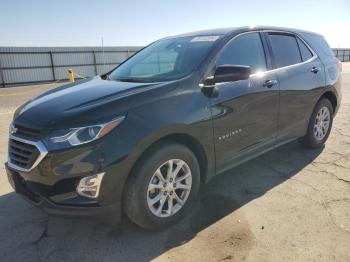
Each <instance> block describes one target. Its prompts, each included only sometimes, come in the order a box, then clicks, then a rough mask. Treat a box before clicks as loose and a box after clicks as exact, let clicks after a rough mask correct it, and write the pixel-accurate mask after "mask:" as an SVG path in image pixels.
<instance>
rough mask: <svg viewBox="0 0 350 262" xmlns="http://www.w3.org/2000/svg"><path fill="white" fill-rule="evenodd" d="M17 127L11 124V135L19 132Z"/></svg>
mask: <svg viewBox="0 0 350 262" xmlns="http://www.w3.org/2000/svg"><path fill="white" fill-rule="evenodd" d="M17 130H18V129H17V128H16V127H14V126H12V125H11V128H10V133H11V135H13V134H15V133H16V132H17Z"/></svg>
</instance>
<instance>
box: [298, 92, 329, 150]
mask: <svg viewBox="0 0 350 262" xmlns="http://www.w3.org/2000/svg"><path fill="white" fill-rule="evenodd" d="M332 124H333V106H332V103H331V102H330V101H329V100H328V99H326V98H323V99H321V100H320V101H318V103H317V104H316V106H315V108H314V111H313V112H312V115H311V117H310V121H309V126H308V130H307V134H306V136H305V137H303V139H302V144H303V145H304V146H306V147H308V148H314V149H316V148H320V147H321V146H323V145H324V143H325V142H326V141H327V139H328V136H329V134H330V132H331V129H332Z"/></svg>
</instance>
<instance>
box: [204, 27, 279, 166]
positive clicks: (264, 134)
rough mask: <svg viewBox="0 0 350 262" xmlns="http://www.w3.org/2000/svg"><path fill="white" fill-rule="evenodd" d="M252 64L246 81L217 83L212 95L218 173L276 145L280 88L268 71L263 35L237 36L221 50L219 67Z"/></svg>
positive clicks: (272, 74) (251, 33) (253, 33)
mask: <svg viewBox="0 0 350 262" xmlns="http://www.w3.org/2000/svg"><path fill="white" fill-rule="evenodd" d="M225 64H233V65H245V66H250V67H251V70H252V75H251V76H250V77H249V79H247V80H240V81H235V82H226V83H218V84H216V88H217V90H218V95H217V97H215V98H211V109H212V115H213V126H214V141H215V142H214V143H215V150H216V163H217V168H218V170H217V171H218V172H220V170H221V171H223V170H224V169H227V168H229V167H230V166H232V165H233V164H234V163H236V161H234V160H235V159H239V157H244V156H245V155H249V154H253V152H254V151H255V150H263V148H264V147H269V146H273V144H274V142H275V140H276V135H277V118H278V107H279V105H278V101H279V87H278V82H277V78H276V76H275V74H274V73H273V72H268V68H269V65H268V64H267V60H266V55H265V49H264V45H263V42H262V35H261V34H260V33H259V32H249V33H244V34H241V35H239V36H237V37H234V38H233V39H232V40H231V41H230V42H229V43H228V44H227V45H226V46H225V47H224V49H223V50H222V51H221V54H219V58H218V59H217V61H216V66H220V65H225Z"/></svg>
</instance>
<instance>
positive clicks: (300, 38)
mask: <svg viewBox="0 0 350 262" xmlns="http://www.w3.org/2000/svg"><path fill="white" fill-rule="evenodd" d="M262 32H265V33H280V34H287V35H293V36H294V37H295V38H299V40H300V41H302V42H303V43H304V44H305V45H306V47H307V48H309V50H310V51H311V53H312V55H313V56H312V57H311V58H310V59H308V60H306V61H302V62H301V63H297V64H293V65H288V66H283V67H278V68H274V69H271V70H268V71H264V72H263V73H266V72H276V71H278V70H286V69H290V68H293V67H296V66H299V65H304V64H307V63H310V62H312V61H315V60H316V59H317V58H318V55H317V54H316V52H315V51H314V50H313V49H312V48H311V46H310V45H309V44H308V43H306V42H305V40H304V39H303V38H302V37H300V36H299V35H298V34H297V33H294V32H289V31H282V30H262ZM272 52H273V50H272ZM300 57H301V55H300ZM301 59H303V58H302V57H301Z"/></svg>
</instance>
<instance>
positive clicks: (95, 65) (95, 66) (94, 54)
mask: <svg viewBox="0 0 350 262" xmlns="http://www.w3.org/2000/svg"><path fill="white" fill-rule="evenodd" d="M92 57H93V59H94V69H95V75H97V64H96V52H95V50H92Z"/></svg>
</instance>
